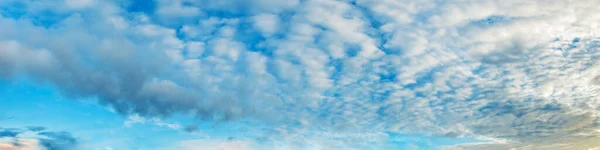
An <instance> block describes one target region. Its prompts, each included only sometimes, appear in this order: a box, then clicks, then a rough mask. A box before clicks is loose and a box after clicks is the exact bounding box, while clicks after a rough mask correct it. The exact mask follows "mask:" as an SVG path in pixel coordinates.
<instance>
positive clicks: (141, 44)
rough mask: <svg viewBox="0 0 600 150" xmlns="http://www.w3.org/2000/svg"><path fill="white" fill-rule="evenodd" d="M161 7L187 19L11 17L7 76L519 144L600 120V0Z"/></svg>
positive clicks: (171, 108) (324, 125)
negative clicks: (46, 23) (47, 23)
mask: <svg viewBox="0 0 600 150" xmlns="http://www.w3.org/2000/svg"><path fill="white" fill-rule="evenodd" d="M160 4H165V5H160V6H158V7H159V8H157V11H156V12H155V13H156V14H158V15H160V16H163V17H164V16H171V17H188V19H190V18H191V19H192V20H193V21H191V23H190V22H176V23H181V24H178V25H177V27H178V28H171V27H172V26H171V25H172V24H169V23H164V24H161V23H160V21H158V22H159V23H156V22H157V21H156V20H153V19H156V18H153V17H154V16H152V15H153V14H144V15H140V14H128V12H124V11H125V10H122V9H115V11H117V12H119V11H120V13H123V14H124V15H123V16H119V15H118V14H119V13H112V14H110V15H107V14H104V13H98V14H95V13H91V14H94V15H92V16H94V17H99V18H101V19H89V18H88V19H86V18H85V17H89V16H87V15H88V14H85V13H83V14H82V15H71V17H68V18H66V19H63V20H59V21H58V22H59V23H57V25H56V26H54V27H52V28H46V27H39V26H37V25H36V24H35V23H32V21H31V20H26V19H14V18H8V17H2V18H0V28H2V29H6V30H4V31H6V32H5V33H3V34H2V35H0V41H2V42H1V43H0V45H4V46H3V47H2V48H0V50H1V51H0V52H2V53H3V54H4V55H0V58H1V59H0V67H2V69H3V70H2V73H3V74H9V75H10V74H20V73H25V74H29V75H31V76H34V77H38V78H41V79H42V80H45V81H47V82H51V83H54V84H55V85H57V87H59V88H61V89H64V91H66V93H75V95H78V96H98V97H100V98H103V100H104V101H103V102H104V103H108V104H110V105H112V106H114V107H115V108H116V109H115V110H116V111H117V112H120V113H124V114H131V113H139V114H140V115H141V116H158V117H165V116H170V115H171V114H174V113H175V114H190V113H192V114H194V115H196V116H195V117H198V118H208V119H212V120H220V121H223V120H237V119H242V118H252V119H257V120H261V121H265V122H267V123H272V124H273V125H274V126H276V127H274V128H277V129H279V130H281V131H280V132H277V133H278V134H282V135H286V136H294V135H296V136H302V135H306V134H307V132H310V131H303V132H301V131H302V130H309V129H311V130H312V129H315V128H316V129H319V131H313V132H317V133H322V132H325V131H327V132H334V131H339V132H344V131H346V130H359V131H365V132H364V133H367V132H366V131H368V133H371V132H375V133H383V132H401V133H410V132H417V133H428V134H434V135H454V134H457V135H458V136H460V137H476V138H482V137H489V138H505V139H508V140H513V141H518V140H519V139H522V138H523V137H527V138H532V137H538V136H549V135H565V136H569V137H573V138H578V137H580V136H578V135H577V134H574V133H586V132H588V131H591V130H594V129H597V128H598V127H597V125H596V124H597V123H598V121H597V120H598V117H597V116H598V113H599V112H598V111H597V108H595V106H597V105H599V104H600V102H599V101H597V100H595V98H594V97H596V96H597V93H598V92H600V91H599V90H600V88H599V87H598V84H597V83H596V81H595V80H597V77H598V74H597V73H596V72H595V71H596V70H597V67H598V65H597V64H598V62H597V60H596V59H597V57H598V54H600V53H599V52H600V51H598V44H599V42H598V36H599V35H598V33H597V32H598V31H597V30H596V29H597V28H598V27H599V26H600V23H598V22H600V16H599V15H597V13H596V12H597V11H598V10H599V9H598V8H597V7H594V6H597V4H598V1H593V0H579V1H552V2H547V1H542V0H534V1H525V2H524V1H518V0H508V1H507V0H493V1H474V0H473V1H471V0H467V1H460V2H459V1H445V2H440V1H433V0H431V1H429V0H423V1H418V2H417V1H391V0H390V1H388V0H386V1H368V0H359V1H356V2H353V3H350V2H349V1H311V0H309V1H302V2H301V1H277V2H272V1H262V0H253V1H244V2H241V1H237V0H227V1H219V2H208V1H173V2H167V1H161V3H160ZM269 4H272V5H273V6H272V7H271V5H269ZM28 5H31V6H33V5H35V4H28ZM106 5H109V4H106ZM0 6H3V5H0ZM277 6H281V7H277ZM48 7H50V5H49V6H48ZM113 7H117V6H113ZM205 13H206V14H205ZM211 13H216V14H218V13H222V14H226V15H225V16H217V15H214V16H213V15H210V14H211ZM32 14H35V13H32ZM202 15H208V16H202ZM131 16H134V17H133V18H135V16H137V17H138V19H131V20H127V19H125V18H128V17H131ZM149 16H150V17H149ZM200 16H202V17H200ZM139 18H142V19H139ZM167 18H168V17H167ZM162 19H164V18H162ZM95 20H103V21H95ZM167 20H168V19H167ZM163 21H164V20H163ZM179 27H181V28H179ZM125 29H131V30H125ZM256 33H259V34H260V35H257V34H256ZM24 35H26V36H24ZM275 35H277V36H275ZM67 75H68V77H67ZM82 83H85V84H82ZM141 120H142V119H140V118H130V120H129V124H133V123H136V122H146V121H147V120H145V119H144V121H141ZM148 122H153V123H155V124H157V125H160V126H163V125H164V126H168V127H169V126H170V125H169V124H166V123H162V122H160V121H158V122H156V121H148ZM298 122H301V123H298ZM126 124H127V123H126ZM307 126H311V127H312V126H315V127H314V128H309V127H307ZM173 127H174V128H175V126H173ZM278 127H279V128H278ZM177 128H178V127H177ZM316 129H315V130H316ZM367 129H368V130H367ZM284 133H285V134H284ZM328 136H329V135H324V136H322V138H324V139H326V138H327V137H328ZM344 138H345V137H344ZM288 139H289V137H288ZM348 139H351V138H348ZM273 140H277V139H273ZM289 140H294V139H289ZM305 140H306V141H309V142H315V139H310V138H307V139H305ZM306 141H303V142H306ZM350 141H351V140H350ZM385 141H386V139H381V141H373V143H368V144H371V145H378V144H379V145H381V143H385ZM202 142H204V144H206V145H211V144H212V145H217V147H218V145H219V144H222V143H225V145H238V146H239V144H240V143H236V142H234V143H231V142H228V141H210V140H208V141H200V143H202ZM237 142H239V141H237ZM246 142H249V141H244V142H241V143H246ZM309 142H308V143H309ZM336 142H339V141H327V142H323V143H324V144H321V145H327V144H331V143H336ZM378 142H380V143H378ZM215 143H216V144H215ZM289 143H293V142H289ZM289 143H286V144H289ZM349 143H350V144H351V143H352V142H348V141H345V142H341V143H336V144H339V145H344V144H349ZM360 144H363V145H368V144H364V143H358V144H356V145H360ZM241 145H244V144H241ZM356 145H353V146H356Z"/></svg>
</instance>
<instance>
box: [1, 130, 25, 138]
mask: <svg viewBox="0 0 600 150" xmlns="http://www.w3.org/2000/svg"><path fill="white" fill-rule="evenodd" d="M21 133H22V131H21V130H19V129H15V128H0V138H3V137H9V138H14V137H17V136H18V135H19V134H21Z"/></svg>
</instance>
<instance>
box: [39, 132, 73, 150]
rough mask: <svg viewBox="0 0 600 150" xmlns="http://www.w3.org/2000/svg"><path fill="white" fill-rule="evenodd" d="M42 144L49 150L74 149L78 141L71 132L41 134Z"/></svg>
mask: <svg viewBox="0 0 600 150" xmlns="http://www.w3.org/2000/svg"><path fill="white" fill-rule="evenodd" d="M38 135H40V136H42V138H40V139H39V141H40V144H41V145H42V146H44V147H45V148H47V149H48V150H69V149H74V148H75V145H77V144H78V141H77V139H76V138H75V137H73V136H72V135H71V133H69V132H41V133H38Z"/></svg>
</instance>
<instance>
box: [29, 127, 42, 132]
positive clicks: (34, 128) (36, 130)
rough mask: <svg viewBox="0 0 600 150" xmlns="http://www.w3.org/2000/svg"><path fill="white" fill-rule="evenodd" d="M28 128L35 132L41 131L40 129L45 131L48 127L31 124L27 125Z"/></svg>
mask: <svg viewBox="0 0 600 150" xmlns="http://www.w3.org/2000/svg"><path fill="white" fill-rule="evenodd" d="M27 129H28V130H29V131H33V132H40V131H44V130H46V127H40V126H30V127H27Z"/></svg>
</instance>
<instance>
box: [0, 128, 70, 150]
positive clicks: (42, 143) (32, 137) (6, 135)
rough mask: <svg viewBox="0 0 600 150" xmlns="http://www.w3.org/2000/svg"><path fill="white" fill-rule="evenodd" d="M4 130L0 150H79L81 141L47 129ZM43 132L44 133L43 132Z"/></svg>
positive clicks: (66, 134) (0, 139) (1, 134)
mask: <svg viewBox="0 0 600 150" xmlns="http://www.w3.org/2000/svg"><path fill="white" fill-rule="evenodd" d="M26 128H27V130H22V129H18V128H8V129H7V128H4V129H1V130H2V131H1V132H0V149H3V150H4V149H7V150H12V149H15V150H17V149H22V150H40V149H46V150H70V149H77V146H78V145H79V142H78V141H79V140H78V139H77V138H76V137H74V136H72V135H71V133H70V132H64V131H63V132H54V131H43V130H46V128H45V127H26ZM41 131H43V132H41Z"/></svg>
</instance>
